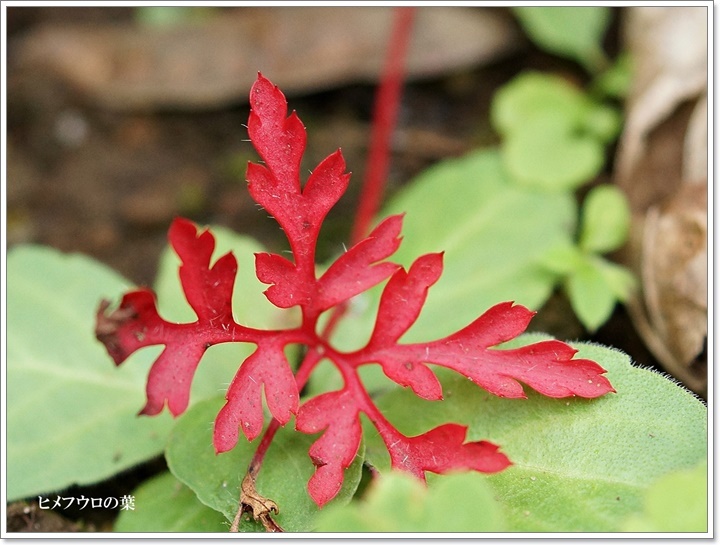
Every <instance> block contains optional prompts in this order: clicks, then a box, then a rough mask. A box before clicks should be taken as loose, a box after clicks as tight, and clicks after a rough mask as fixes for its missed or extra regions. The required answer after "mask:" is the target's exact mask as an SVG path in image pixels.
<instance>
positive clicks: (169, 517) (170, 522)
mask: <svg viewBox="0 0 720 545" xmlns="http://www.w3.org/2000/svg"><path fill="white" fill-rule="evenodd" d="M133 496H134V497H135V509H134V510H129V509H128V510H124V511H120V515H119V516H118V518H117V520H116V521H115V527H114V531H116V532H227V531H228V528H229V524H228V522H227V520H225V517H224V516H223V515H222V514H221V513H218V512H217V511H215V510H214V509H210V508H209V507H208V506H206V505H204V504H202V503H201V502H200V501H199V500H198V499H197V496H195V493H194V492H193V491H192V490H190V489H189V488H188V487H187V486H185V485H184V484H182V483H181V482H179V481H178V480H177V479H176V478H175V477H173V475H172V473H170V472H165V473H162V474H160V475H158V476H156V477H153V478H152V479H150V480H148V481H146V482H144V483H143V484H141V485H140V486H139V487H138V488H137V489H136V490H135V492H134V493H133Z"/></svg>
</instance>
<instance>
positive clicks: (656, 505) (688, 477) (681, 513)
mask: <svg viewBox="0 0 720 545" xmlns="http://www.w3.org/2000/svg"><path fill="white" fill-rule="evenodd" d="M623 531H625V532H664V533H669V532H703V533H704V532H707V531H708V468H707V463H706V462H703V463H701V464H698V465H697V467H694V468H692V469H682V470H677V471H673V472H671V473H668V474H667V475H663V476H662V477H660V478H659V479H658V480H657V481H655V482H654V483H653V484H652V485H651V486H650V487H649V488H648V489H647V491H646V492H645V497H644V498H643V510H642V512H641V513H637V514H635V515H633V516H632V517H630V518H629V519H628V520H627V521H626V522H625V523H624V524H623Z"/></svg>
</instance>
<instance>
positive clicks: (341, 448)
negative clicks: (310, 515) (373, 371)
mask: <svg viewBox="0 0 720 545" xmlns="http://www.w3.org/2000/svg"><path fill="white" fill-rule="evenodd" d="M295 427H296V429H297V430H298V431H301V432H303V433H317V432H319V431H322V430H325V429H327V431H326V432H325V433H324V434H323V435H322V437H320V439H318V440H317V441H316V442H315V443H313V445H312V447H310V453H309V454H310V459H311V460H312V462H313V464H315V467H316V471H315V474H314V475H313V476H312V478H311V479H310V482H309V483H308V491H309V492H310V496H311V497H312V499H313V500H315V503H317V504H318V505H319V506H321V507H322V506H323V505H325V504H326V503H327V502H328V501H330V500H331V499H332V498H334V497H335V496H336V495H337V493H338V492H339V491H340V488H341V487H342V483H343V472H344V471H345V469H347V468H348V467H350V464H352V462H353V460H354V459H355V456H356V455H357V451H358V448H359V447H360V437H361V435H362V428H361V427H360V419H359V418H358V410H357V407H356V403H355V400H354V399H353V397H352V395H351V394H350V393H349V392H348V391H347V390H342V391H338V392H330V393H326V394H322V395H319V396H317V397H315V398H313V399H311V400H310V401H308V402H307V403H305V404H304V405H303V406H302V407H300V412H299V413H298V415H297V419H296V421H295Z"/></svg>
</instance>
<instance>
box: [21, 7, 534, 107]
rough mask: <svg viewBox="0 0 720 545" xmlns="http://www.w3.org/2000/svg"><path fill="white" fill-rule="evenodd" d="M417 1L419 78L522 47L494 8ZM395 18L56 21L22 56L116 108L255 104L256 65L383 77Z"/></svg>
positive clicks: (261, 11) (280, 75) (301, 15)
mask: <svg viewBox="0 0 720 545" xmlns="http://www.w3.org/2000/svg"><path fill="white" fill-rule="evenodd" d="M417 9H418V11H417V17H416V20H415V27H414V30H413V37H412V42H411V46H410V50H409V54H408V55H409V57H408V61H407V66H408V76H409V77H410V78H414V77H427V76H436V75H439V74H444V73H448V72H450V71H453V70H457V69H460V68H464V67H470V66H475V65H478V64H482V63H484V62H488V61H491V60H495V59H497V58H498V57H500V56H502V55H503V54H506V53H507V52H509V51H511V50H513V49H515V48H516V47H517V45H518V44H519V43H520V42H519V40H518V37H517V32H516V27H515V26H514V25H513V24H512V21H510V20H508V19H507V18H506V17H504V16H503V15H502V14H501V13H500V12H498V11H496V10H492V9H478V8H462V7H454V8H448V7H422V8H417ZM392 17H393V13H392V8H390V7H387V8H386V7H272V8H267V7H262V8H247V7H246V8H237V9H234V10H227V11H224V12H222V14H220V15H219V16H217V17H214V18H212V19H210V20H209V21H207V22H203V23H195V24H188V25H184V26H176V27H171V28H167V29H160V28H148V27H142V26H138V25H131V24H117V25H114V26H104V27H88V26H81V25H73V26H68V25H64V26H55V25H53V26H45V27H41V28H38V29H36V30H34V31H32V32H31V33H30V34H28V35H27V36H25V37H24V38H23V39H22V42H21V43H20V44H18V47H17V51H18V55H17V60H18V63H19V65H20V66H21V67H22V68H24V69H26V70H30V71H37V72H39V73H51V74H53V76H55V77H58V78H60V79H61V80H62V81H64V82H65V83H67V84H69V85H70V86H72V87H73V88H75V89H77V90H79V91H81V92H82V93H83V94H85V95H86V96H88V97H90V99H91V100H93V101H94V102H96V103H98V104H101V105H103V106H105V107H109V108H114V109H122V110H128V109H154V108H185V109H189V108H208V107H217V106H222V105H225V104H228V103H234V102H244V101H246V99H247V90H248V89H249V88H250V86H251V85H252V83H253V81H254V80H255V77H256V74H257V72H258V71H261V72H263V73H264V74H265V75H266V76H267V77H269V78H271V79H272V81H273V82H275V84H276V85H278V86H280V87H281V88H282V89H283V91H284V92H286V93H287V94H293V93H297V92H307V91H311V90H312V91H314V90H319V89H327V88H330V87H333V86H337V85H341V84H347V83H350V82H358V81H373V80H375V79H376V78H377V76H378V74H379V73H380V70H381V68H382V65H383V63H384V59H385V49H386V45H387V41H388V37H389V33H390V29H391V25H392Z"/></svg>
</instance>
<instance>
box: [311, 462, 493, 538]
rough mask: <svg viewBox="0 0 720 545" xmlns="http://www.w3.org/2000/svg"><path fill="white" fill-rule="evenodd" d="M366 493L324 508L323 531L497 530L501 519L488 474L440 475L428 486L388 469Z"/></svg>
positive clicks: (321, 526) (320, 522) (321, 525)
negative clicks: (344, 502)
mask: <svg viewBox="0 0 720 545" xmlns="http://www.w3.org/2000/svg"><path fill="white" fill-rule="evenodd" d="M370 486H371V487H370V489H369V490H368V492H367V497H365V498H363V499H362V500H361V501H353V502H351V503H350V504H348V505H345V506H334V507H330V508H328V509H326V510H325V511H324V512H323V513H322V514H321V515H320V518H319V520H318V530H319V531H321V532H497V531H502V530H503V527H504V520H503V515H502V512H501V509H500V507H499V505H498V503H497V502H496V501H495V500H494V499H493V490H492V487H491V486H490V485H489V483H488V482H487V477H485V476H484V475H479V474H477V473H468V474H454V475H447V476H438V477H437V478H434V479H431V480H430V481H429V487H428V488H426V487H425V486H424V485H423V484H422V483H421V482H420V481H418V480H417V479H415V478H414V477H412V476H410V475H408V474H407V473H400V472H394V471H393V472H389V473H387V474H384V475H382V476H381V477H380V478H379V479H377V480H376V481H374V482H373V483H372V484H371V485H370Z"/></svg>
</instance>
